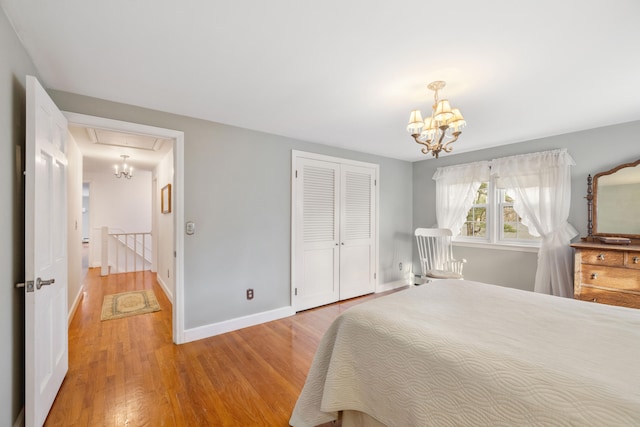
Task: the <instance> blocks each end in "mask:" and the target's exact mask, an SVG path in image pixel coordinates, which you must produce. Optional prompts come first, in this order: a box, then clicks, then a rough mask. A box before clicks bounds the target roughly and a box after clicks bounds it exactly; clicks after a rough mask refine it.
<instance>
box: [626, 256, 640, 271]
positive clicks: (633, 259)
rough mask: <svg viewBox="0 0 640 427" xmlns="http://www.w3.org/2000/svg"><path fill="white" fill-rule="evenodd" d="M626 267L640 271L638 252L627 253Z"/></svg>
mask: <svg viewBox="0 0 640 427" xmlns="http://www.w3.org/2000/svg"><path fill="white" fill-rule="evenodd" d="M627 267H629V268H634V269H636V270H640V252H629V254H628V255H627Z"/></svg>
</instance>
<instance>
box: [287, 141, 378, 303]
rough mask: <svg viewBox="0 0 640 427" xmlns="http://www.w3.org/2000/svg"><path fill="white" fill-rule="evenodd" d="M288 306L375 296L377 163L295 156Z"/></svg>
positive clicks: (299, 154)
mask: <svg viewBox="0 0 640 427" xmlns="http://www.w3.org/2000/svg"><path fill="white" fill-rule="evenodd" d="M292 163H293V167H294V171H293V172H294V176H293V179H294V182H293V186H292V190H293V194H292V198H293V199H292V200H293V212H292V217H293V228H292V233H293V250H292V256H293V257H292V258H293V259H292V282H293V289H292V290H293V295H292V305H293V307H294V309H295V310H296V311H300V310H306V309H308V308H312V307H318V306H320V305H324V304H329V303H332V302H336V301H339V300H344V299H348V298H353V297H356V296H360V295H365V294H368V293H372V292H375V285H376V277H375V273H376V268H377V260H376V243H377V239H376V231H377V229H376V212H377V203H376V197H377V191H376V190H377V189H376V186H375V183H376V177H377V170H378V166H377V165H372V164H369V163H362V162H353V161H349V160H344V159H339V158H333V157H328V156H321V155H314V154H311V153H301V152H295V151H294V153H293V162H292Z"/></svg>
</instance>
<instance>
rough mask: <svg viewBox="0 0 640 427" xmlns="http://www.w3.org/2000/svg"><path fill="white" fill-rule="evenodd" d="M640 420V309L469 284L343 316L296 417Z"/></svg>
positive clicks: (391, 299) (316, 420) (459, 421)
mask: <svg viewBox="0 0 640 427" xmlns="http://www.w3.org/2000/svg"><path fill="white" fill-rule="evenodd" d="M342 410H355V411H360V412H364V413H366V414H368V415H370V416H371V417H373V418H375V419H376V420H378V421H380V422H382V423H384V424H386V425H388V426H403V427H407V426H523V425H554V426H556V425H558V426H618V425H619V426H640V310H636V309H630V308H624V307H612V306H605V305H601V304H594V303H587V302H582V301H577V300H572V299H565V298H559V297H552V296H548V295H541V294H534V293H531V292H525V291H519V290H515V289H510V288H502V287H498V286H492V285H486V284H482V283H477V282H469V281H458V280H452V281H441V282H437V283H435V284H429V285H423V286H420V287H415V288H410V289H407V290H406V291H401V292H398V293H395V294H392V295H389V296H386V297H383V298H378V299H375V300H372V301H370V302H366V303H363V304H360V305H358V306H355V307H353V308H351V309H349V310H347V311H346V312H345V313H343V314H342V315H341V316H340V317H339V318H337V319H336V321H335V322H334V323H333V325H332V326H331V327H330V329H329V330H328V331H327V333H326V335H325V336H324V338H323V339H322V341H321V344H320V347H319V348H318V351H317V353H316V356H315V359H314V361H313V365H312V367H311V369H310V371H309V375H308V377H307V381H306V384H305V386H304V389H303V390H302V393H301V394H300V396H299V398H298V402H297V404H296V407H295V409H294V411H293V414H292V416H291V420H290V423H291V425H293V426H296V427H304V426H315V425H317V424H321V423H324V422H328V421H331V420H334V419H336V418H337V416H338V413H337V412H338V411H342Z"/></svg>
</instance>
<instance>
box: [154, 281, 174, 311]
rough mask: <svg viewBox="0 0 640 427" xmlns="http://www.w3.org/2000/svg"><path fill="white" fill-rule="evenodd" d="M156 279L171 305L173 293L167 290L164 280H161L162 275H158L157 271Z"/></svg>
mask: <svg viewBox="0 0 640 427" xmlns="http://www.w3.org/2000/svg"><path fill="white" fill-rule="evenodd" d="M156 281H157V282H158V284H159V285H160V287H161V288H162V290H163V291H164V294H165V295H166V296H167V299H169V302H171V305H173V294H172V293H171V292H170V291H169V287H168V286H167V284H166V283H164V280H162V277H160V275H159V274H157V273H156Z"/></svg>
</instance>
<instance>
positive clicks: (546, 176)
mask: <svg viewBox="0 0 640 427" xmlns="http://www.w3.org/2000/svg"><path fill="white" fill-rule="evenodd" d="M572 165H575V162H574V161H573V159H572V158H571V156H570V155H569V153H567V151H566V150H554V151H545V152H542V153H532V154H524V155H519V156H512V157H504V158H501V159H495V160H493V161H492V162H491V174H492V175H495V176H496V178H497V180H496V185H497V186H498V188H507V189H509V190H511V191H512V192H513V193H514V194H515V196H516V197H515V202H514V205H513V209H514V210H515V211H516V212H517V213H518V215H520V217H522V223H523V224H524V225H526V226H527V227H528V228H529V232H530V233H532V234H534V235H539V236H541V237H542V242H541V244H540V251H539V252H538V268H537V270H536V279H535V286H534V290H535V291H536V292H541V293H546V294H551V295H558V296H562V297H571V296H572V295H573V277H572V271H573V254H572V250H571V247H569V243H570V241H571V239H572V238H573V237H575V236H576V235H577V234H578V232H577V231H576V230H575V228H573V226H572V225H571V224H569V223H568V222H567V219H568V217H569V207H570V205H571V170H570V167H571V166H572Z"/></svg>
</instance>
